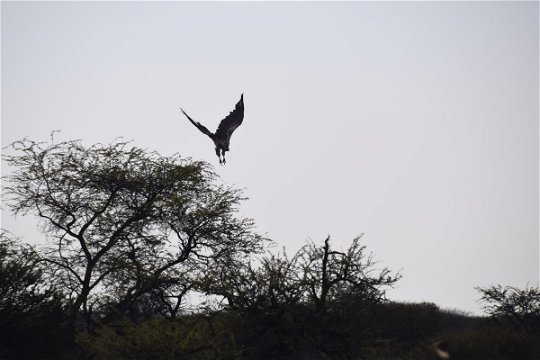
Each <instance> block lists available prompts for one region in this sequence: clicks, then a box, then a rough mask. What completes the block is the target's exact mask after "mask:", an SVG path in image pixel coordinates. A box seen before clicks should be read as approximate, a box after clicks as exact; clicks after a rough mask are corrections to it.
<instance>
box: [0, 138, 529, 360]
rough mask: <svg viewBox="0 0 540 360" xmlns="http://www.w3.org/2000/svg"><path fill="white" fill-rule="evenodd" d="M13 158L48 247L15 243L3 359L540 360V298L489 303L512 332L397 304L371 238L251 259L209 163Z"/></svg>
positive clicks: (256, 241)
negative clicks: (368, 242) (368, 244)
mask: <svg viewBox="0 0 540 360" xmlns="http://www.w3.org/2000/svg"><path fill="white" fill-rule="evenodd" d="M11 149H12V150H14V151H15V153H16V154H15V155H4V156H3V158H4V160H5V161H7V162H8V163H9V164H10V165H12V166H14V167H15V171H14V172H13V173H12V174H11V175H9V176H8V177H6V178H5V180H6V183H7V186H6V187H5V188H4V189H3V195H4V199H5V201H6V204H7V206H8V207H9V208H10V209H11V210H12V212H13V213H14V214H18V213H21V214H27V213H30V214H35V215H37V216H39V217H40V218H41V220H42V225H43V230H44V233H45V235H46V237H47V240H48V245H47V246H45V247H44V248H42V249H40V250H39V251H38V250H37V249H35V248H33V247H30V246H27V245H22V244H20V243H18V242H17V241H15V240H13V239H12V238H11V237H10V236H9V235H8V234H7V233H2V234H1V238H0V359H75V358H81V359H96V360H109V359H110V360H120V359H126V360H127V359H130V360H131V359H141V360H142V359H164V360H165V359H167V360H169V359H171V360H173V359H244V360H247V359H300V360H301V359H374V360H376V359H403V360H412V359H426V360H427V359H437V358H439V359H441V356H444V352H443V351H449V352H450V354H451V355H452V358H456V359H471V360H472V359H520V360H528V359H531V360H532V359H538V358H540V345H539V344H540V339H539V334H538V331H537V329H538V313H539V302H540V297H539V292H538V289H537V288H530V289H526V290H519V289H515V288H509V287H506V288H503V287H501V286H494V287H491V288H487V289H480V288H479V290H480V291H481V293H482V300H483V301H485V302H486V303H487V305H486V311H487V312H488V313H489V314H490V315H491V317H492V318H494V319H496V320H497V321H498V323H495V322H493V321H492V320H491V319H490V318H485V317H473V316H468V315H466V314H462V313H458V312H451V311H442V310H441V309H439V308H438V307H437V306H436V305H435V304H431V303H419V304H414V303H396V302H390V301H388V300H387V299H386V297H385V290H386V289H387V288H388V287H391V286H393V285H394V284H395V283H396V282H397V281H398V280H399V279H400V278H401V276H400V275H399V274H392V273H391V271H390V270H389V269H387V268H384V267H381V266H380V265H379V264H378V263H377V262H375V261H374V260H373V257H372V255H371V254H369V253H367V252H366V248H365V246H362V245H361V243H360V240H361V238H360V237H358V238H356V239H354V240H353V241H352V243H351V244H350V246H349V247H348V248H346V249H345V250H336V249H334V248H332V246H331V243H330V238H329V237H328V238H327V239H326V240H325V241H324V242H322V243H321V244H315V243H313V242H308V243H307V244H306V245H305V246H304V247H302V248H301V249H300V250H299V251H298V252H297V253H295V254H294V256H292V257H289V256H287V255H286V253H285V252H283V253H282V254H273V255H267V256H261V257H260V258H255V257H254V256H252V255H253V254H261V252H262V250H264V246H263V245H264V241H265V239H264V238H263V237H261V236H260V235H258V234H257V233H256V232H254V230H253V228H254V223H253V221H252V220H250V219H245V218H241V217H239V216H238V214H237V211H238V206H239V204H240V203H241V201H242V200H243V198H242V196H241V193H240V192H239V191H238V190H235V189H232V188H226V187H223V186H220V185H219V184H217V176H216V175H215V173H214V172H213V171H212V170H211V169H210V168H209V166H208V165H207V164H205V163H202V162H194V161H191V160H189V159H183V158H181V157H180V156H178V155H174V156H171V157H163V156H160V155H158V154H157V153H154V152H148V151H146V150H143V149H138V148H135V147H129V144H127V143H118V142H117V143H113V144H109V145H100V144H98V145H94V146H91V147H84V146H83V145H82V144H81V142H79V141H68V142H62V143H59V144H42V143H36V142H33V141H29V140H23V141H20V142H17V143H15V144H12V146H11ZM191 296H198V298H199V301H198V302H193V303H189V302H188V301H187V299H189V298H190V297H191ZM188 305H190V306H191V307H188ZM437 352H438V353H439V355H437ZM441 354H442V355H441Z"/></svg>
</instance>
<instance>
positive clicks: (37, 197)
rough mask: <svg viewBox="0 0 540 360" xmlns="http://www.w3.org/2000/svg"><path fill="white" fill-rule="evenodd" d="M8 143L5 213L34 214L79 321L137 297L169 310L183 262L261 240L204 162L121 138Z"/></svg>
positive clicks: (236, 197)
mask: <svg viewBox="0 0 540 360" xmlns="http://www.w3.org/2000/svg"><path fill="white" fill-rule="evenodd" d="M11 150H14V151H15V154H11V155H4V156H3V157H4V160H5V161H6V162H7V163H8V164H9V165H12V166H13V167H14V168H15V170H14V172H13V173H11V174H10V175H8V176H7V177H6V180H7V186H5V187H4V189H3V191H4V195H5V199H6V203H7V205H8V206H9V208H10V209H11V211H12V212H13V213H14V214H19V213H22V214H35V215H37V216H39V217H40V218H41V219H42V225H43V229H44V231H45V233H46V234H47V237H48V240H49V241H50V242H51V245H52V246H51V247H50V248H49V251H48V252H47V253H46V254H45V255H44V256H43V260H44V261H46V262H48V263H49V264H50V265H51V268H52V269H53V271H54V272H55V275H56V277H57V278H58V279H59V281H60V282H61V283H62V286H63V287H64V288H65V289H66V291H67V296H68V297H69V298H70V299H71V302H72V309H73V311H74V312H77V311H79V310H83V311H84V313H85V314H86V315H87V317H88V318H89V317H90V314H91V312H92V311H95V310H96V309H101V310H102V311H103V310H105V309H106V308H107V306H109V305H110V304H109V303H115V304H116V310H120V311H121V312H125V311H128V310H129V311H132V310H134V308H133V306H135V304H136V303H137V301H138V300H139V299H141V298H142V297H144V296H155V297H157V298H159V299H160V300H161V301H162V305H163V307H164V308H168V309H169V311H170V312H171V311H172V313H174V311H175V309H178V305H179V304H178V303H176V304H174V303H173V302H174V301H175V300H176V301H180V300H181V295H182V293H183V292H185V290H186V287H188V286H189V284H188V282H189V277H188V276H184V275H186V274H188V275H189V267H190V266H194V264H195V263H201V262H202V263H204V262H207V261H209V260H211V259H212V258H215V257H221V256H229V257H234V256H240V255H242V254H244V255H245V254H250V253H252V252H254V251H258V250H260V249H261V247H262V243H263V240H264V239H263V237H262V236H260V235H258V234H257V233H256V232H255V231H254V223H253V221H252V220H251V219H247V218H241V217H239V216H238V214H237V212H238V205H239V203H240V202H241V201H242V200H243V199H244V198H243V197H242V195H241V192H240V191H239V190H235V189H232V188H228V187H224V186H222V185H220V184H218V183H217V181H216V179H217V175H216V174H215V173H214V172H213V171H212V169H211V168H210V167H209V165H208V164H206V163H204V162H199V161H192V160H190V159H185V158H182V157H181V156H179V155H177V154H176V155H172V156H161V155H159V154H158V153H156V152H152V151H147V150H145V149H140V148H137V147H132V146H130V144H129V143H127V142H113V143H111V144H96V145H93V146H90V147H85V146H84V145H83V144H82V142H81V141H78V140H74V141H65V142H60V143H57V144H46V143H38V142H34V141H31V140H28V139H24V140H22V141H18V142H15V143H13V144H12V145H11ZM182 276H184V280H185V281H184V282H182V281H178V278H179V277H180V278H181V277H182ZM171 279H175V281H170V280H171ZM178 284H181V285H182V286H178ZM96 294H103V295H104V296H95V295H96ZM113 298H114V299H113ZM108 300H111V301H108ZM113 300H114V301H113ZM108 310H110V309H108Z"/></svg>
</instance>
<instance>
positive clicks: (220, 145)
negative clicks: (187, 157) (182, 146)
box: [180, 94, 244, 165]
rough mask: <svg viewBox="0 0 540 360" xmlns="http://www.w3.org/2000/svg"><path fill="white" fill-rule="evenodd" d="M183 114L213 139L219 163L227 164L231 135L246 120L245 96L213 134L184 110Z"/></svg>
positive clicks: (242, 96)
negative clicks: (226, 157) (226, 158)
mask: <svg viewBox="0 0 540 360" xmlns="http://www.w3.org/2000/svg"><path fill="white" fill-rule="evenodd" d="M180 110H182V108H180ZM182 112H183V113H184V115H186V117H187V118H188V120H189V121H191V123H192V124H193V125H195V127H197V129H199V130H200V131H201V132H202V133H203V134H205V135H207V136H208V137H210V139H212V141H213V142H214V145H215V146H216V155H217V156H218V158H219V163H220V164H221V165H223V164H225V162H226V161H225V151H229V141H230V140H231V135H232V133H233V132H234V130H236V128H237V127H239V126H240V124H242V121H243V120H244V94H242V95H241V96H240V100H239V101H238V103H236V107H235V108H234V110H233V111H231V113H230V114H229V115H227V117H225V119H223V120H221V122H220V123H219V126H218V128H217V130H216V132H215V133H212V132H211V131H210V130H208V129H207V128H206V127H205V126H204V125H201V123H200V122H197V121H195V120H193V119H192V118H190V117H189V115H188V114H186V112H185V111H184V110H182Z"/></svg>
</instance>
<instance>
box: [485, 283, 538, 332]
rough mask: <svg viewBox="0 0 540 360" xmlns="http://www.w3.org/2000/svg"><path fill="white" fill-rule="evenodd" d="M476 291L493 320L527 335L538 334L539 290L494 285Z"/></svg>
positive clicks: (535, 288)
mask: <svg viewBox="0 0 540 360" xmlns="http://www.w3.org/2000/svg"><path fill="white" fill-rule="evenodd" d="M476 289H477V290H478V291H479V292H480V293H481V294H482V297H481V299H480V300H481V301H482V302H483V303H484V304H485V305H484V310H485V311H486V312H487V313H488V314H489V315H490V316H491V317H492V318H493V319H495V320H496V321H498V322H500V323H508V324H510V325H512V326H514V327H515V328H516V329H520V330H523V331H525V332H527V333H529V334H530V333H538V332H540V288H538V287H527V288H525V289H518V288H515V287H512V286H505V287H503V286H501V285H494V286H491V287H488V288H481V287H477V288H476Z"/></svg>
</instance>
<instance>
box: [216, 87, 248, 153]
mask: <svg viewBox="0 0 540 360" xmlns="http://www.w3.org/2000/svg"><path fill="white" fill-rule="evenodd" d="M243 120H244V94H242V95H241V96H240V100H239V101H238V103H236V107H235V108H234V110H233V111H231V113H230V114H229V115H227V117H226V118H225V119H223V120H221V122H220V123H219V126H218V128H217V130H216V138H218V139H223V140H226V141H227V143H228V142H229V139H230V138H231V135H232V133H233V132H234V130H236V128H237V127H239V126H240V124H242V121H243Z"/></svg>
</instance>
